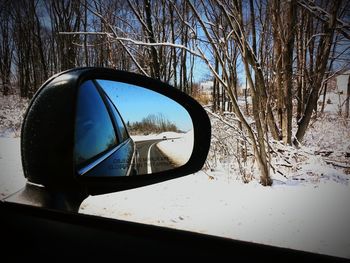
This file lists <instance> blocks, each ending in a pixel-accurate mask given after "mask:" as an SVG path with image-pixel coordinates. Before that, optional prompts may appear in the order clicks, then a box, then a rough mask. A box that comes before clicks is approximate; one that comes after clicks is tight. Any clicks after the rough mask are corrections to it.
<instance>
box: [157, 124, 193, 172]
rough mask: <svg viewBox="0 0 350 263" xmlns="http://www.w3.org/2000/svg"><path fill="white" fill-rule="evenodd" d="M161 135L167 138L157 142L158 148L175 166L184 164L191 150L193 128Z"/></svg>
mask: <svg viewBox="0 0 350 263" xmlns="http://www.w3.org/2000/svg"><path fill="white" fill-rule="evenodd" d="M163 136H166V137H167V140H164V141H162V142H159V143H157V145H156V146H157V147H158V149H159V150H160V151H161V152H162V153H163V154H164V155H166V156H167V157H169V159H170V160H171V161H172V162H173V163H175V164H176V165H177V166H181V165H184V164H186V163H187V162H188V160H189V159H190V157H191V154H192V150H193V130H190V131H189V132H187V133H185V134H180V133H177V134H163ZM171 138H175V139H171Z"/></svg>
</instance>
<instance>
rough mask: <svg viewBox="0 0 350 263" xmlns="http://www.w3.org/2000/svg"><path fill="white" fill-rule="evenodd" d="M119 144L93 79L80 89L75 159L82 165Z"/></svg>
mask: <svg viewBox="0 0 350 263" xmlns="http://www.w3.org/2000/svg"><path fill="white" fill-rule="evenodd" d="M116 144H117V137H116V134H115V132H114V128H113V124H112V121H111V119H110V117H109V114H108V111H107V108H106V106H105V105H104V103H103V101H102V98H101V97H100V95H99V93H98V91H97V89H96V87H95V86H94V84H93V82H92V81H87V82H85V83H83V84H82V86H81V87H80V88H79V91H78V100H77V115H76V122H75V149H74V153H75V161H76V164H78V165H80V164H82V163H84V162H86V161H87V160H89V159H91V158H93V157H95V156H97V155H98V154H101V153H103V152H104V151H106V150H109V149H111V148H112V147H113V146H115V145H116Z"/></svg>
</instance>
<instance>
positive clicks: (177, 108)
mask: <svg viewBox="0 0 350 263" xmlns="http://www.w3.org/2000/svg"><path fill="white" fill-rule="evenodd" d="M97 82H98V83H99V85H100V86H101V87H102V88H103V89H104V91H105V92H106V93H107V94H108V96H109V97H110V99H111V100H112V101H113V103H114V104H115V105H116V107H117V108H118V110H119V112H120V114H121V115H122V117H123V119H124V121H125V122H128V121H130V123H132V122H135V121H141V120H142V119H143V118H145V117H147V116H148V115H150V114H158V113H161V114H162V115H163V116H165V117H166V118H167V119H168V120H169V121H170V122H172V123H174V124H176V126H177V127H178V128H179V129H180V130H182V131H189V130H191V129H193V126H192V120H191V117H190V116H189V114H188V113H187V111H186V110H185V109H184V108H183V107H182V106H181V105H180V104H178V103H177V102H175V101H173V100H171V99H169V98H167V97H166V96H164V95H161V94H159V93H156V92H154V91H151V90H148V89H145V88H141V87H139V86H135V85H131V84H127V83H122V82H117V81H110V80H97Z"/></svg>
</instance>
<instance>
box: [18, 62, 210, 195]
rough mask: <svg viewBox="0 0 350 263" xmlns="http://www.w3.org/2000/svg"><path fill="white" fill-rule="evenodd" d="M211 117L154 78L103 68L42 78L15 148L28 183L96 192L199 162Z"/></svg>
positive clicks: (145, 181)
mask: <svg viewBox="0 0 350 263" xmlns="http://www.w3.org/2000/svg"><path fill="white" fill-rule="evenodd" d="M210 136H211V127H210V121H209V118H208V116H207V114H206V112H205V111H204V110H203V108H202V107H201V106H200V105H199V103H197V102H196V101H195V100H193V99H192V98H191V97H189V96H188V95H186V94H184V93H182V92H180V91H178V90H177V89H175V88H173V87H171V86H169V85H167V84H165V83H163V82H160V81H158V80H155V79H152V78H148V77H145V76H141V75H138V74H133V73H130V72H123V71H117V70H112V69H104V68H78V69H73V70H68V71H65V72H62V73H60V74H57V75H55V76H53V77H52V78H51V79H49V80H48V81H47V82H46V83H44V85H43V86H42V87H41V88H40V90H39V91H38V92H37V93H36V95H35V96H34V98H33V99H32V101H31V103H30V106H29V108H28V110H27V113H26V115H25V118H24V121H23V126H22V136H21V151H22V163H23V170H24V173H25V176H26V177H27V178H28V181H29V182H30V183H34V184H40V185H43V186H45V187H46V188H47V189H50V191H54V192H63V193H64V192H69V193H74V192H75V193H76V192H79V193H81V194H82V195H95V194H102V193H109V192H115V191H120V190H125V189H130V188H135V187H139V186H144V185H149V184H153V183H157V182H161V181H165V180H169V179H173V178H177V177H180V176H184V175H187V174H190V173H194V172H196V171H198V170H199V169H201V168H202V166H203V164H204V162H205V160H206V157H207V153H208V150H209V146H210Z"/></svg>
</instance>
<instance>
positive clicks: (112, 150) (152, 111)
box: [75, 80, 193, 177]
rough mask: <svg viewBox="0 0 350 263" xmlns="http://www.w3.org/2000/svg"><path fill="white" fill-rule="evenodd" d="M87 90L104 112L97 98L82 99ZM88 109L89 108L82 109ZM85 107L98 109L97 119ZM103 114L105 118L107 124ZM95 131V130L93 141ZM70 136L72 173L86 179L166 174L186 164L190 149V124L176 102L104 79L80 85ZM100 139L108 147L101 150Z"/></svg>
mask: <svg viewBox="0 0 350 263" xmlns="http://www.w3.org/2000/svg"><path fill="white" fill-rule="evenodd" d="M91 86H93V87H94V88H95V89H96V91H98V93H99V94H100V96H101V98H102V100H101V101H103V102H104V104H105V108H106V109H105V110H102V109H101V106H100V101H99V100H98V99H97V98H95V99H92V97H91V96H90V95H89V96H88V95H86V96H85V95H84V94H86V92H89V93H92V91H91V89H92V88H91ZM84 90H85V91H84ZM84 100H85V101H84ZM93 100H95V102H94V101H93ZM97 102H98V103H97ZM89 105H90V110H85V108H88V107H89ZM97 105H98V106H99V107H98V109H97V108H96V106H97ZM80 108H82V109H80ZM91 109H94V110H95V111H98V113H99V118H96V112H95V113H93V112H92V110H91ZM105 111H107V112H108V113H109V116H110V117H111V118H109V120H108V121H109V122H110V125H108V121H107V120H105V119H106V114H105ZM80 115H83V116H80ZM86 115H90V117H89V116H86ZM95 119H97V120H95ZM82 120H83V121H82ZM101 123H103V125H102V124H101ZM79 126H81V127H79ZM111 126H112V127H113V128H114V134H111V133H112V132H111V131H110V127H111ZM106 127H108V129H106ZM96 129H97V130H100V132H99V133H98V137H95V136H96V134H95V133H96ZM78 133H80V134H78ZM90 133H92V135H91V134H90ZM75 136H76V139H75V141H76V142H75V156H76V164H77V168H78V171H77V172H78V174H80V175H86V176H99V177H101V176H102V177H105V176H128V175H142V174H151V173H156V172H162V171H167V170H171V169H174V168H176V167H180V166H182V165H184V164H186V163H187V162H188V160H189V158H190V156H191V154H192V150H193V124H192V120H191V117H190V115H189V114H188V112H187V111H186V110H185V109H184V108H183V107H182V106H181V105H180V104H179V103H177V102H175V101H173V100H172V99H169V98H168V97H166V96H164V95H162V94H159V93H157V92H154V91H152V90H149V89H145V88H142V87H139V86H135V85H131V84H127V83H122V82H116V81H109V80H93V81H89V82H85V83H83V84H82V86H81V87H80V89H79V92H78V102H77V118H76V134H75ZM106 136H107V137H108V138H102V137H106ZM114 136H115V137H116V140H114V141H113V143H112V142H111V138H113V137H114ZM93 138H95V139H93ZM104 141H106V142H109V143H108V146H103V147H101V142H104ZM101 149H102V150H101ZM79 151H80V152H79ZM81 156H84V160H83V162H82V159H81Z"/></svg>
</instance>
